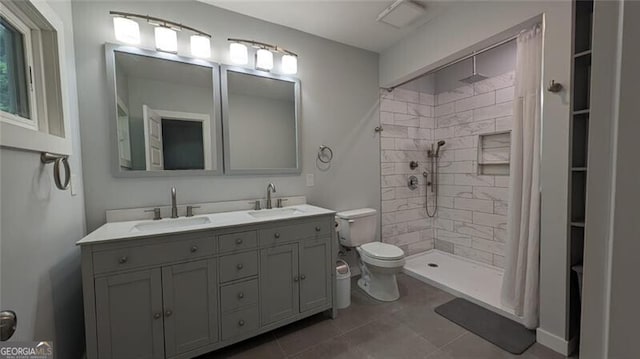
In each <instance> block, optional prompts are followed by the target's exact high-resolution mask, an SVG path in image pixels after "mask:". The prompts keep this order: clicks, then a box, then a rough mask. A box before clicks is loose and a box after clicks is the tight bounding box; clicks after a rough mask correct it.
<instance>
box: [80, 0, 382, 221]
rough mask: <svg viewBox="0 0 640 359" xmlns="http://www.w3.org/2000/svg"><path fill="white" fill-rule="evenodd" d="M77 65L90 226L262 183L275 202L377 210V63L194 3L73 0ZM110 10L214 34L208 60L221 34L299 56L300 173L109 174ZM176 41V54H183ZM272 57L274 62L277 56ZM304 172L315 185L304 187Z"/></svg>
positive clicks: (237, 194) (243, 194)
mask: <svg viewBox="0 0 640 359" xmlns="http://www.w3.org/2000/svg"><path fill="white" fill-rule="evenodd" d="M73 10H74V11H73V14H74V19H73V20H74V21H73V23H74V28H75V31H76V35H77V36H76V38H75V40H76V62H77V64H78V79H79V81H78V83H79V99H80V114H81V117H82V119H83V121H82V125H81V132H82V141H83V143H84V144H86V146H85V150H84V153H83V160H84V173H85V182H86V207H87V226H88V229H90V230H93V229H95V228H96V227H98V226H100V225H101V224H102V223H104V221H105V210H107V209H114V208H126V207H139V206H156V205H160V204H167V203H168V202H169V189H170V187H171V186H173V185H175V186H176V187H177V189H178V202H179V203H189V202H203V201H220V200H233V199H243V198H254V197H264V196H265V193H266V187H267V183H268V182H274V183H275V184H276V185H277V186H278V195H299V194H303V195H306V196H307V198H308V200H309V201H310V202H311V203H313V204H317V205H320V206H324V207H328V208H333V209H337V210H343V209H349V208H358V207H373V208H378V209H379V207H380V183H379V178H380V165H379V158H378V153H379V138H378V137H377V136H376V135H375V134H374V131H373V129H374V127H375V126H377V122H378V75H377V74H378V56H377V55H376V54H374V53H372V52H368V51H364V50H360V49H356V48H353V47H350V46H346V45H342V44H338V43H335V42H332V41H328V40H325V39H322V38H319V37H315V36H312V35H309V34H305V33H302V32H299V31H295V30H292V29H290V28H286V27H283V26H279V25H274V24H271V23H266V22H263V21H260V20H256V19H253V18H250V17H247V16H242V15H238V14H235V13H232V12H228V11H225V10H221V9H218V8H215V7H212V6H210V5H206V4H202V3H197V2H191V1H190V2H185V1H183V2H162V5H161V6H156V7H150V6H149V3H148V2H131V1H127V2H108V3H106V2H93V1H92V2H74V4H73ZM109 10H120V11H131V12H137V13H143V14H147V13H148V14H150V15H154V16H159V17H164V18H167V19H171V20H174V21H177V22H183V23H186V24H189V25H190V26H193V27H196V28H199V29H202V30H203V31H207V32H209V33H213V42H212V44H213V57H214V59H213V60H214V61H218V62H228V43H227V41H226V39H227V38H228V37H240V38H248V39H255V40H258V41H264V42H269V43H274V44H278V45H280V46H283V47H285V48H287V49H291V50H292V51H295V52H296V53H297V54H299V73H298V77H299V78H300V80H301V83H302V105H301V108H302V126H301V128H302V146H303V158H302V163H303V174H302V175H298V176H262V177H250V176H234V177H231V176H227V177H220V176H219V177H174V178H146V179H123V178H114V177H113V176H112V174H111V159H110V154H111V151H110V148H111V146H112V145H113V144H112V143H111V142H110V139H109V137H108V135H107V134H108V133H109V127H108V122H109V121H111V119H110V118H108V114H109V109H108V107H107V106H108V105H109V104H108V102H107V89H106V88H105V85H104V84H105V83H106V81H105V80H106V79H105V77H106V76H105V68H104V66H105V63H104V47H103V44H104V43H105V42H115V40H114V37H113V25H112V20H111V17H110V16H109V14H108V12H109ZM141 31H142V37H143V43H144V44H146V45H145V46H146V47H152V46H153V43H152V30H151V29H150V27H149V28H148V27H147V26H145V25H141ZM186 40H187V38H182V37H180V41H179V42H180V45H179V46H180V49H179V50H180V51H181V53H183V54H184V53H188V49H186V48H185V46H187V45H188V41H186ZM276 60H277V58H276ZM321 144H326V145H329V146H331V147H332V148H333V151H334V154H335V158H334V160H333V163H332V165H331V167H330V168H329V169H328V170H320V169H318V168H317V167H316V161H315V158H316V155H317V151H318V147H319V146H320V145H321ZM306 174H314V175H315V186H314V187H306V185H305V178H306Z"/></svg>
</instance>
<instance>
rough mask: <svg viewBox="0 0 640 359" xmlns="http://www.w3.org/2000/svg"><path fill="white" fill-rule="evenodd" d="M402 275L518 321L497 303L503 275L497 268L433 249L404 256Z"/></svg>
mask: <svg viewBox="0 0 640 359" xmlns="http://www.w3.org/2000/svg"><path fill="white" fill-rule="evenodd" d="M403 272H404V273H406V274H407V275H409V276H411V277H413V278H416V279H418V280H420V281H422V282H425V283H427V284H430V285H432V286H434V287H437V288H440V289H442V290H444V291H446V292H449V293H451V294H453V295H455V296H457V297H461V298H465V299H467V300H469V301H471V302H473V303H476V304H478V305H480V306H482V307H484V308H487V309H489V310H491V311H493V312H495V313H498V314H500V315H502V316H505V317H507V318H509V319H512V320H515V321H517V322H519V323H520V322H521V319H520V318H518V317H517V316H516V315H515V314H514V313H513V310H511V309H509V308H506V307H504V306H503V305H502V304H501V300H500V290H501V287H502V276H503V273H504V272H503V270H502V269H501V268H498V267H494V266H490V265H488V264H484V263H480V262H476V261H473V260H470V259H467V258H464V257H461V256H456V255H453V254H449V253H446V252H441V251H439V250H435V249H433V250H430V251H427V252H422V253H418V254H414V255H412V256H409V257H407V259H406V264H405V265H404V268H403Z"/></svg>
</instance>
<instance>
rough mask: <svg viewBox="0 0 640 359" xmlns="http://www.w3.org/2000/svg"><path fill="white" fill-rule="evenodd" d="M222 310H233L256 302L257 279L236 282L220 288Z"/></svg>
mask: <svg viewBox="0 0 640 359" xmlns="http://www.w3.org/2000/svg"><path fill="white" fill-rule="evenodd" d="M220 301H221V302H222V304H221V307H222V311H223V312H227V311H233V310H236V309H239V308H241V307H246V306H248V305H257V304H258V280H257V279H253V280H250V281H247V282H242V283H236V284H231V285H227V286H224V287H222V288H221V289H220Z"/></svg>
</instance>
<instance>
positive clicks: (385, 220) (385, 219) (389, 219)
mask: <svg viewBox="0 0 640 359" xmlns="http://www.w3.org/2000/svg"><path fill="white" fill-rule="evenodd" d="M396 213H397V212H385V211H384V210H383V211H382V217H381V222H382V225H385V224H394V223H396Z"/></svg>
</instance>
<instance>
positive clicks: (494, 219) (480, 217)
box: [473, 212, 507, 228]
mask: <svg viewBox="0 0 640 359" xmlns="http://www.w3.org/2000/svg"><path fill="white" fill-rule="evenodd" d="M473 223H475V224H480V225H483V226H490V227H493V228H507V217H506V216H501V215H498V214H490V213H481V212H473Z"/></svg>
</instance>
